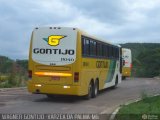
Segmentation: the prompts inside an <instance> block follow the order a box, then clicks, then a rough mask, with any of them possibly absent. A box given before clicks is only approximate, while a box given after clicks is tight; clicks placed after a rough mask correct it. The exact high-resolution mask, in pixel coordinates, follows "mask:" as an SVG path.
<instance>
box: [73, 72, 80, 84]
mask: <svg viewBox="0 0 160 120" xmlns="http://www.w3.org/2000/svg"><path fill="white" fill-rule="evenodd" d="M78 81H79V72H75V73H74V82H78Z"/></svg>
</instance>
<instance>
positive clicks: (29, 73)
mask: <svg viewBox="0 0 160 120" xmlns="http://www.w3.org/2000/svg"><path fill="white" fill-rule="evenodd" d="M28 77H29V78H32V70H28Z"/></svg>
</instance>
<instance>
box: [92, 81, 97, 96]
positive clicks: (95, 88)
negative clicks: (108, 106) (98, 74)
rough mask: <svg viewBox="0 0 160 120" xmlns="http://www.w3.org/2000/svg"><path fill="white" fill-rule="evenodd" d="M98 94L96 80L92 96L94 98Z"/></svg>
mask: <svg viewBox="0 0 160 120" xmlns="http://www.w3.org/2000/svg"><path fill="white" fill-rule="evenodd" d="M97 94H98V81H97V80H96V81H95V84H94V87H93V94H92V97H93V98H94V97H96V96H97Z"/></svg>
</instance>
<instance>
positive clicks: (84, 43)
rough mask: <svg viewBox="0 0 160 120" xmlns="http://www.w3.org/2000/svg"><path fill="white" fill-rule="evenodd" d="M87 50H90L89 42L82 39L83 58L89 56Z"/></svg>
mask: <svg viewBox="0 0 160 120" xmlns="http://www.w3.org/2000/svg"><path fill="white" fill-rule="evenodd" d="M89 48H90V46H89V40H88V39H86V38H84V37H83V38H82V55H84V56H88V55H89V53H90V52H89V51H90V50H89Z"/></svg>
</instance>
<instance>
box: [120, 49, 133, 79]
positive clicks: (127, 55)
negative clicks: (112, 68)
mask: <svg viewBox="0 0 160 120" xmlns="http://www.w3.org/2000/svg"><path fill="white" fill-rule="evenodd" d="M122 64H123V67H122V79H125V78H126V77H130V76H131V70H132V54H131V50H130V49H128V48H122Z"/></svg>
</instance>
